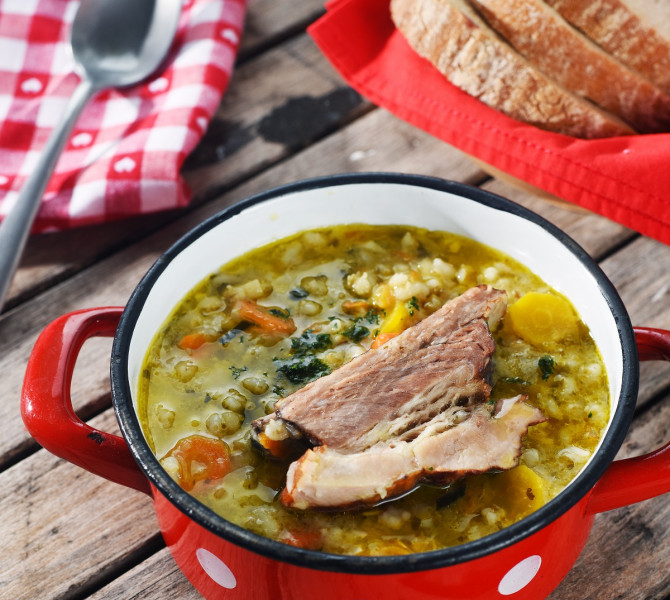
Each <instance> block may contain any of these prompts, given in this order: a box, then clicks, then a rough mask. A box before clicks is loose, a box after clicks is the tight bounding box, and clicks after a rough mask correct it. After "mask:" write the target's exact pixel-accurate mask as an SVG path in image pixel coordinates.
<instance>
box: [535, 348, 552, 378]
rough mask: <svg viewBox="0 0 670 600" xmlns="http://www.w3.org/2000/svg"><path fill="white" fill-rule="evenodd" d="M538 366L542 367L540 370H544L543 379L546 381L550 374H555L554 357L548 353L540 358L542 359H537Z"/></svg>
mask: <svg viewBox="0 0 670 600" xmlns="http://www.w3.org/2000/svg"><path fill="white" fill-rule="evenodd" d="M537 366H538V367H540V371H542V379H544V380H545V381H546V380H547V379H549V375H553V374H554V367H555V363H554V359H553V358H552V357H551V356H549V355H548V354H545V355H544V356H543V357H542V358H540V360H538V361H537Z"/></svg>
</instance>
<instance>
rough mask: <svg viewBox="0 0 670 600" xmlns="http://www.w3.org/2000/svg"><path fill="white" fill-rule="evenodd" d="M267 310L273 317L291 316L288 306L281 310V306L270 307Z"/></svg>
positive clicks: (285, 317)
mask: <svg viewBox="0 0 670 600" xmlns="http://www.w3.org/2000/svg"><path fill="white" fill-rule="evenodd" d="M268 312H269V313H270V314H271V315H273V316H275V317H279V318H280V319H288V318H289V317H290V316H291V311H290V310H289V309H288V308H285V309H283V310H282V309H281V308H271V309H270V310H269V311H268Z"/></svg>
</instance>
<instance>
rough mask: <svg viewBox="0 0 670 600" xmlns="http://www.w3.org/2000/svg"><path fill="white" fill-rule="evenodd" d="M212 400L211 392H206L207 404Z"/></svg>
mask: <svg viewBox="0 0 670 600" xmlns="http://www.w3.org/2000/svg"><path fill="white" fill-rule="evenodd" d="M211 400H212V397H211V396H210V395H209V394H205V404H207V403H208V402H210V401H211Z"/></svg>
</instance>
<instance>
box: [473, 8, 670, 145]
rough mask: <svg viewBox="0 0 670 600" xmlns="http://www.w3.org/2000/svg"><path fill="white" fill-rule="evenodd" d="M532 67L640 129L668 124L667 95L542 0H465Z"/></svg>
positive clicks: (658, 128) (663, 128)
mask: <svg viewBox="0 0 670 600" xmlns="http://www.w3.org/2000/svg"><path fill="white" fill-rule="evenodd" d="M470 1H471V3H472V5H473V6H474V7H475V8H476V9H477V10H478V11H479V12H480V13H481V15H482V16H483V17H484V19H486V21H487V22H488V23H489V25H491V26H492V27H493V28H494V29H495V30H496V31H497V32H498V33H499V34H500V35H502V37H504V38H505V39H506V40H507V41H508V42H510V44H512V46H514V48H516V50H517V51H518V52H519V53H521V54H522V55H523V56H524V57H525V58H526V59H527V60H528V61H529V62H531V63H532V64H533V65H534V66H535V67H537V68H538V69H540V70H541V71H543V72H544V73H545V74H547V75H549V76H550V77H552V78H553V79H554V80H556V81H557V82H558V83H560V84H561V85H563V86H564V87H566V88H567V89H568V90H570V91H571V92H574V93H575V94H577V95H579V96H582V97H584V98H588V99H589V100H592V101H593V102H595V103H596V104H598V105H599V106H601V107H602V108H604V109H606V110H608V111H610V112H613V113H614V114H616V115H618V116H619V117H621V118H622V119H624V120H625V121H627V122H628V123H630V125H631V126H632V127H633V128H634V129H636V130H637V131H639V132H640V133H653V132H659V131H668V129H670V96H668V95H667V94H665V93H664V92H662V91H661V90H660V89H659V88H658V87H657V86H655V85H654V84H652V83H651V82H650V81H649V80H648V79H646V78H645V77H643V76H642V75H640V74H639V73H638V72H637V71H633V70H632V69H630V68H629V67H627V66H626V65H624V64H623V63H621V62H619V61H618V60H616V59H615V58H613V57H612V56H611V55H610V54H608V53H607V52H605V51H604V50H603V49H602V48H601V47H600V46H598V45H597V44H595V43H594V42H593V41H592V40H591V39H590V38H588V37H586V36H585V35H584V34H582V33H581V32H580V31H578V30H577V29H576V28H575V27H573V26H572V25H570V24H569V23H568V22H567V21H566V20H565V19H564V18H563V17H562V16H561V15H560V14H559V13H558V12H557V11H555V10H554V9H553V8H552V7H551V6H549V5H548V4H547V3H545V2H544V1H543V0H470Z"/></svg>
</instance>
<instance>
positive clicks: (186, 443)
mask: <svg viewBox="0 0 670 600" xmlns="http://www.w3.org/2000/svg"><path fill="white" fill-rule="evenodd" d="M168 456H172V457H174V458H176V459H177V462H178V463H179V481H178V483H179V485H181V487H182V488H184V489H185V490H186V491H187V492H188V491H190V490H192V489H193V487H194V486H195V484H196V483H197V482H198V481H202V480H204V479H210V480H211V479H221V478H222V477H224V476H225V475H227V474H228V473H230V452H229V450H228V446H227V445H226V444H225V443H224V442H222V441H221V440H215V439H213V438H208V437H205V436H203V435H191V436H189V437H187V438H183V439H181V440H179V442H177V444H176V445H175V447H174V448H172V450H170V451H169V452H168V453H167V454H166V455H165V458H167V457H168ZM194 461H195V462H197V463H198V470H197V472H195V473H193V471H192V468H191V467H192V463H193V462H194Z"/></svg>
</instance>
